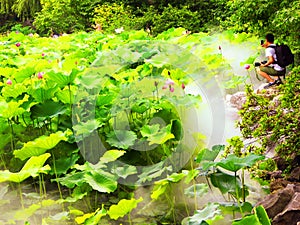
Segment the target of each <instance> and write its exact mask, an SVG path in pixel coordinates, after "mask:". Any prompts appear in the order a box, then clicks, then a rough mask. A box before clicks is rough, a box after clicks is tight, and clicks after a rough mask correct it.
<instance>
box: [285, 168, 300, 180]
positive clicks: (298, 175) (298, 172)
mask: <svg viewBox="0 0 300 225" xmlns="http://www.w3.org/2000/svg"><path fill="white" fill-rule="evenodd" d="M288 180H289V181H300V166H299V167H296V168H294V169H293V170H292V172H291V174H290V176H289V177H288Z"/></svg>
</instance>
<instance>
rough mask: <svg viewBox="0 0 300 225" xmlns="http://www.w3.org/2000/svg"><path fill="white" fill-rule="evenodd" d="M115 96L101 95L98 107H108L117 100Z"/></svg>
mask: <svg viewBox="0 0 300 225" xmlns="http://www.w3.org/2000/svg"><path fill="white" fill-rule="evenodd" d="M115 97H116V96H115V94H112V93H108V94H100V95H99V96H98V98H97V106H100V107H101V106H107V105H111V104H112V103H113V100H114V99H115Z"/></svg>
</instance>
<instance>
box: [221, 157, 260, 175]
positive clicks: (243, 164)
mask: <svg viewBox="0 0 300 225" xmlns="http://www.w3.org/2000/svg"><path fill="white" fill-rule="evenodd" d="M264 158H265V157H264V156H263V155H256V154H254V153H251V154H249V155H247V156H245V157H237V156H236V155H234V154H231V155H229V156H227V158H225V159H222V160H221V161H220V162H218V163H217V164H216V165H217V166H220V167H222V168H224V169H226V170H229V171H232V172H236V171H238V170H240V169H242V168H247V167H251V166H253V165H254V164H255V163H256V162H257V161H259V160H262V159H264Z"/></svg>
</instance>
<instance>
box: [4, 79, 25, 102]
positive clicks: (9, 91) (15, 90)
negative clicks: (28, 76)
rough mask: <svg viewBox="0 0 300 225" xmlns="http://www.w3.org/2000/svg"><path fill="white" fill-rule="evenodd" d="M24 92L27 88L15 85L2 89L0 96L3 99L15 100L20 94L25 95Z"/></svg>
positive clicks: (22, 85) (18, 84)
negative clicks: (10, 98)
mask: <svg viewBox="0 0 300 225" xmlns="http://www.w3.org/2000/svg"><path fill="white" fill-rule="evenodd" d="M26 91H27V88H26V87H25V86H24V84H22V83H17V84H15V85H12V86H5V87H3V89H2V91H1V93H2V96H3V97H5V98H9V97H12V98H14V99H15V98H17V97H18V96H20V95H21V94H23V93H25V92H26Z"/></svg>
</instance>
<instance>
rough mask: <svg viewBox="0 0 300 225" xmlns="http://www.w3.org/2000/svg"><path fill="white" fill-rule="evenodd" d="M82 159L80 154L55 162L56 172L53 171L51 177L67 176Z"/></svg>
mask: <svg viewBox="0 0 300 225" xmlns="http://www.w3.org/2000/svg"><path fill="white" fill-rule="evenodd" d="M79 158H80V156H79V155H78V154H72V155H71V156H66V157H61V158H59V159H57V160H56V161H55V171H54V170H51V173H50V174H51V175H55V174H57V175H61V174H66V173H67V171H68V170H69V169H70V168H71V167H72V166H73V165H74V164H75V163H76V162H77V160H78V159H79Z"/></svg>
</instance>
